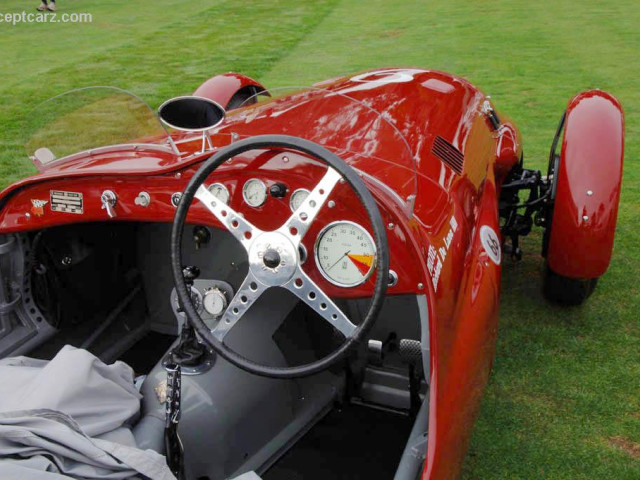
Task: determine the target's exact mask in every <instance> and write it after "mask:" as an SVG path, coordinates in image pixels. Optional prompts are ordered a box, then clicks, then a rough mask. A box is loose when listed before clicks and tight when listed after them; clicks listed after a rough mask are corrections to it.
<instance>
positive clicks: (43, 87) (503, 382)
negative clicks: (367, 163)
mask: <svg viewBox="0 0 640 480" xmlns="http://www.w3.org/2000/svg"><path fill="white" fill-rule="evenodd" d="M59 3H60V9H61V12H62V11H67V12H70V11H74V12H90V13H92V14H93V23H90V24H82V25H78V24H28V25H25V24H22V25H17V26H11V25H8V24H6V23H5V24H2V23H0V71H1V72H2V74H1V77H0V78H1V79H2V82H1V83H0V119H1V122H2V123H1V127H0V184H2V185H3V186H4V185H6V184H8V183H10V182H12V181H14V180H16V179H18V178H20V177H21V176H23V175H24V174H25V173H27V172H31V171H32V170H31V167H30V164H29V162H28V161H27V160H26V159H25V158H24V155H23V153H22V151H21V149H20V145H21V138H20V137H21V132H22V131H23V126H24V120H23V119H22V117H21V114H22V113H23V112H25V111H28V110H29V109H30V108H31V107H33V106H35V105H36V104H37V103H39V102H40V101H42V100H45V99H47V98H49V97H50V96H53V95H55V94H57V93H60V92H63V91H65V90H68V89H70V88H74V87H81V86H87V85H116V86H119V87H122V88H125V89H128V90H131V91H133V92H134V93H136V94H138V95H140V96H142V97H143V98H145V99H146V100H147V101H148V102H149V103H150V104H151V105H152V106H153V107H157V106H158V105H159V104H160V103H161V102H162V101H163V100H165V99H166V98H169V97H170V96H174V95H178V94H188V93H190V92H192V91H193V90H194V89H195V88H196V87H197V86H198V85H199V84H200V83H201V82H202V81H203V80H205V79H206V78H208V77H209V76H211V75H213V74H215V73H220V72H226V71H230V70H235V71H240V72H242V73H245V74H248V75H250V76H253V77H255V78H257V79H258V80H260V81H262V82H263V83H264V84H265V85H266V86H268V87H275V86H283V85H289V84H295V85H300V84H305V83H309V84H310V83H313V82H315V81H319V80H322V79H325V78H330V77H333V76H336V75H340V74H343V73H348V72H353V71H357V70H361V69H365V68H370V67H379V66H405V65H406V66H421V67H429V68H436V69H440V70H446V71H450V72H452V73H456V74H458V75H461V76H463V77H465V78H467V79H469V80H471V81H473V82H474V83H476V84H477V85H478V86H479V87H480V88H482V89H483V90H484V91H485V92H486V93H488V94H491V95H492V98H493V100H494V102H495V104H496V105H497V106H498V107H499V109H500V110H501V111H503V112H504V113H506V114H507V115H509V116H510V117H512V118H513V119H514V120H515V121H516V123H517V124H518V125H519V126H520V128H521V129H522V132H523V136H524V147H525V160H526V164H528V165H530V166H532V165H533V166H536V167H543V165H544V164H545V162H546V156H547V154H548V149H549V145H550V141H551V138H552V135H553V132H554V130H555V128H556V124H557V121H558V120H559V117H560V114H561V112H562V110H563V108H564V106H565V105H566V102H567V101H568V100H569V98H570V97H571V96H572V95H573V94H575V93H577V92H578V91H580V90H583V89H588V88H594V87H598V88H602V89H606V90H608V91H610V92H611V93H613V94H614V95H616V96H617V97H618V98H619V99H620V101H621V102H622V104H623V106H624V108H625V111H626V121H627V142H626V155H625V157H626V158H625V169H624V185H623V193H622V203H621V207H620V217H619V223H618V232H617V238H616V247H615V254H614V257H613V261H612V265H611V268H610V270H609V272H608V273H607V275H605V276H604V277H603V278H602V279H601V281H600V283H599V286H598V289H597V290H596V293H595V294H594V295H593V297H592V298H591V299H590V300H589V301H588V302H587V304H586V305H585V306H584V307H581V308H574V309H562V308H557V307H554V306H551V305H549V304H547V303H546V302H545V301H544V300H543V298H542V295H541V292H540V270H541V265H542V263H541V259H540V257H539V255H538V252H539V245H540V236H539V235H532V236H531V237H529V238H527V239H526V241H525V242H524V248H525V251H526V252H528V255H526V256H525V258H524V259H523V261H522V262H519V263H512V262H511V261H508V260H507V261H506V262H505V265H504V276H503V282H504V284H503V294H502V304H501V305H502V309H501V322H500V333H499V341H498V348H497V357H496V361H495V364H494V371H493V374H492V377H491V380H490V383H489V386H488V389H487V392H486V394H485V397H484V402H483V406H482V410H481V414H480V418H479V419H478V422H477V424H476V428H475V432H474V435H473V439H472V442H471V446H470V450H469V454H468V456H467V461H466V464H465V468H464V475H463V477H464V478H466V479H475V478H479V479H492V478H495V479H505V478H509V479H511V478H513V479H516V478H523V479H525V478H526V479H529V478H558V479H569V478H570V479H609V478H611V479H638V478H640V323H639V321H638V317H639V316H640V315H639V314H640V287H639V282H638V281H637V279H638V272H639V271H640V249H639V245H640V242H639V241H638V238H637V225H638V222H637V210H638V207H639V206H640V193H639V175H640V165H639V164H638V156H639V153H640V144H639V143H638V140H637V139H638V135H639V133H640V123H639V118H638V114H639V113H640V83H639V82H638V79H639V78H640V30H639V29H638V25H640V4H638V2H637V0H617V1H616V2H600V1H595V0H583V1H582V2H570V1H567V0H554V1H551V0H539V1H536V2H516V1H505V0H495V1H492V2H489V1H480V0H478V1H475V2H467V1H462V0H431V1H404V2H390V1H388V0H387V1H382V0H369V1H367V2H362V1H359V0H315V1H313V2H296V1H293V0H268V1H267V0H260V1H253V2H252V1H247V2H238V1H228V0H227V1H225V0H218V1H216V2H210V3H206V2H198V1H195V0H171V1H169V0H155V1H154V2H148V1H144V2H143V1H140V0H128V1H116V0H108V1H98V0H85V1H82V2H80V1H75V2H72V1H71V0H59ZM36 4H37V0H32V3H29V2H27V1H25V0H3V2H2V6H0V13H6V12H20V11H22V10H23V9H24V8H29V9H31V8H32V7H33V8H35V6H36ZM207 5H208V6H207ZM634 225H636V227H634Z"/></svg>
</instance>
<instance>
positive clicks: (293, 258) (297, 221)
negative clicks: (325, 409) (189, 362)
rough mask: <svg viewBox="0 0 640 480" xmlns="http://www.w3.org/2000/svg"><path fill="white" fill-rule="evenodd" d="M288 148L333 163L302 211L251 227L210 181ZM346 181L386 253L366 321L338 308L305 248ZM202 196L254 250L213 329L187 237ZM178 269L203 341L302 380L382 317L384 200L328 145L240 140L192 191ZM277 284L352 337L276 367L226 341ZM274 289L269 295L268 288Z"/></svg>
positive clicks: (263, 369) (258, 369)
mask: <svg viewBox="0 0 640 480" xmlns="http://www.w3.org/2000/svg"><path fill="white" fill-rule="evenodd" d="M269 148H283V149H289V150H295V151H299V152H302V153H304V154H306V155H309V156H311V157H314V158H316V159H318V160H320V161H322V162H324V163H325V164H327V166H328V168H327V171H326V173H325V174H324V176H323V177H322V179H321V180H320V182H319V183H318V184H317V185H316V186H315V188H314V189H313V190H312V191H311V193H310V194H309V196H308V197H307V198H306V200H305V201H304V202H303V203H302V204H301V205H300V207H298V209H297V210H296V211H295V212H294V213H293V214H292V215H291V216H290V217H289V218H288V219H287V220H286V221H285V222H284V223H283V224H282V226H281V227H280V228H278V229H277V230H274V231H270V232H265V231H262V230H260V229H259V228H257V227H256V226H254V225H253V224H251V223H250V222H249V221H248V220H246V219H245V218H243V217H242V216H241V215H239V214H238V213H237V212H235V211H234V210H233V209H232V208H231V207H229V206H228V205H225V204H224V203H223V202H220V201H219V200H218V199H217V198H216V197H215V196H214V195H213V194H212V193H210V192H209V191H208V190H207V188H206V187H205V186H204V182H205V180H206V179H207V178H208V177H209V175H211V173H213V171H214V170H215V169H216V168H218V167H219V166H220V165H221V164H222V163H224V162H225V161H227V160H228V159H230V158H232V157H234V156H236V155H239V154H241V153H243V152H247V151H249V150H255V149H269ZM340 179H344V180H345V181H346V182H347V183H348V184H349V185H350V186H351V188H352V189H353V191H354V192H355V194H356V195H357V197H358V198H359V200H360V202H361V203H362V205H363V207H364V208H365V210H366V212H367V215H368V216H369V219H370V221H371V225H372V228H373V238H374V242H375V245H376V249H377V252H378V258H377V265H376V268H377V272H376V281H375V290H374V294H373V298H372V299H371V302H370V304H369V310H368V311H367V313H366V315H365V319H364V321H363V322H362V323H361V324H360V325H359V326H356V325H355V324H354V323H352V322H351V320H349V318H348V317H347V316H346V315H345V314H344V312H342V310H341V309H340V308H339V307H338V306H336V304H335V303H334V302H333V301H332V300H331V299H330V298H329V296H328V295H326V294H325V293H324V292H323V291H322V289H321V288H320V287H318V285H317V284H316V283H315V282H314V281H313V280H311V278H309V276H307V274H306V273H305V272H304V271H303V270H302V267H301V261H300V253H299V246H300V243H301V241H302V238H303V237H304V235H305V233H306V232H307V231H308V230H309V227H310V226H311V224H312V223H313V221H314V219H315V218H316V216H317V214H318V212H319V211H320V209H321V208H322V206H323V205H324V203H325V202H326V201H327V199H328V198H329V195H330V194H331V192H332V191H333V189H334V187H335V186H336V184H337V183H338V181H339V180H340ZM194 197H195V198H197V199H198V200H199V201H200V202H202V204H203V205H204V206H205V207H206V208H207V209H208V210H209V211H210V212H211V214H213V215H214V216H215V217H216V218H217V219H218V221H219V222H220V223H222V225H224V226H225V227H226V228H227V230H229V232H231V234H233V236H234V237H235V238H236V239H237V240H238V241H239V242H240V243H241V244H242V246H243V247H244V248H245V250H246V251H247V253H248V258H249V273H248V274H247V277H246V278H245V280H244V281H243V282H242V285H241V286H240V288H239V289H238V291H237V292H236V294H235V296H234V298H233V299H232V300H231V302H229V305H228V307H227V309H226V311H225V312H224V314H223V315H222V317H221V318H220V320H219V322H218V324H217V326H216V327H215V328H213V329H212V330H211V329H209V327H207V325H206V324H205V323H204V321H203V320H202V318H200V315H199V314H198V312H197V311H196V309H195V308H194V306H193V304H192V302H191V296H190V294H188V293H187V287H186V284H185V280H184V277H183V269H182V252H181V245H182V236H183V231H184V223H185V219H186V216H187V212H188V210H189V207H190V205H191V202H192V201H193V198H194ZM171 266H172V270H173V280H174V283H175V287H176V291H177V294H178V298H179V299H180V302H181V303H182V306H183V308H184V313H185V314H186V317H187V319H188V321H189V322H190V323H191V324H192V325H193V327H194V329H195V330H196V332H197V333H198V334H199V335H200V337H201V338H202V340H203V341H204V342H205V343H206V344H207V345H209V346H210V347H211V348H212V349H213V350H215V351H216V352H217V353H218V354H219V355H221V356H222V357H223V358H225V359H226V360H228V361H229V362H231V363H232V364H234V365H236V366H237V367H239V368H241V369H243V370H245V371H247V372H250V373H253V374H256V375H261V376H265V377H272V378H296V377H304V376H308V375H312V374H314V373H316V372H319V371H321V370H324V369H326V368H328V367H330V366H331V365H333V364H335V363H336V362H338V361H340V360H341V359H342V358H344V356H345V355H346V354H347V353H348V352H349V351H350V350H351V349H352V348H354V347H356V346H357V344H358V343H359V342H360V340H361V339H362V338H363V336H364V335H365V334H366V333H367V332H368V331H369V330H370V329H371V327H372V326H373V324H374V322H375V321H376V319H377V317H378V314H379V313H380V309H381V308H382V304H383V301H384V298H385V295H386V291H387V282H388V278H389V251H388V247H387V237H386V233H385V228H384V223H383V221H382V217H381V216H380V212H379V210H378V207H377V206H376V203H375V201H374V199H373V197H372V196H371V194H370V193H369V190H368V189H367V187H366V186H365V184H364V183H363V182H362V180H361V179H360V177H359V176H358V174H357V173H356V172H355V171H354V170H353V169H352V168H351V167H350V166H349V165H347V164H346V163H345V162H344V161H343V160H342V159H341V158H340V157H338V156H337V155H335V154H334V153H332V152H330V151H329V150H327V149H326V148H324V147H321V146H320V145H318V144H316V143H313V142H311V141H308V140H304V139H301V138H298V137H292V136H287V135H260V136H255V137H251V138H248V139H245V140H241V141H238V142H236V143H233V144H231V145H229V146H227V147H225V148H223V149H221V150H220V151H219V152H217V153H216V154H214V155H212V156H211V157H210V158H208V159H207V160H206V161H205V162H204V163H203V165H202V166H201V167H200V169H199V170H198V171H197V172H196V173H195V175H194V176H193V178H191V180H190V181H189V183H188V185H187V187H186V188H185V190H184V192H183V194H182V197H181V200H180V203H179V205H178V208H177V210H176V214H175V217H174V219H173V227H172V231H171ZM272 287H282V288H286V289H287V290H289V291H290V292H292V293H293V294H294V295H296V296H297V297H299V298H300V299H301V300H302V301H304V302H305V303H306V304H307V305H309V306H310V307H311V308H313V309H314V310H315V311H316V312H317V313H318V314H319V315H320V316H321V317H322V318H323V319H325V320H326V321H327V322H329V324H330V325H331V326H333V327H334V328H335V329H337V330H338V331H339V332H341V333H342V335H344V337H345V340H344V342H343V343H342V345H341V346H340V347H339V348H337V349H336V350H334V351H333V352H332V353H330V354H328V355H327V356H325V357H323V358H321V359H319V360H316V361H313V362H311V363H308V364H305V365H299V366H295V367H274V366H268V365H261V364H259V363H256V362H254V361H252V360H249V359H247V358H245V357H244V356H242V355H240V354H238V353H237V352H235V351H234V350H232V349H230V348H229V347H228V346H227V345H226V344H225V343H224V338H225V336H226V335H227V334H228V333H229V331H230V330H231V329H232V328H233V326H234V325H235V324H236V323H237V322H238V320H240V318H242V315H243V314H244V313H245V312H246V311H247V310H248V309H249V308H250V307H251V305H252V304H253V303H255V301H256V300H257V299H258V298H259V297H260V296H261V295H263V294H265V293H266V292H268V291H269V289H270V288H272ZM267 294H268V293H267Z"/></svg>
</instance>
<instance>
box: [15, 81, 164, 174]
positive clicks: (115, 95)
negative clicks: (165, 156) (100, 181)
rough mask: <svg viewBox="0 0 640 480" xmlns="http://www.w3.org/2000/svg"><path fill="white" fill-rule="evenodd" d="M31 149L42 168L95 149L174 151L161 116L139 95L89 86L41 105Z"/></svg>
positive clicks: (31, 127)
mask: <svg viewBox="0 0 640 480" xmlns="http://www.w3.org/2000/svg"><path fill="white" fill-rule="evenodd" d="M26 124H27V127H26V130H25V148H26V151H27V155H29V158H31V160H32V161H33V162H34V163H35V165H36V167H38V169H39V170H43V169H46V168H47V167H48V166H49V165H51V164H55V163H57V162H58V161H59V160H62V159H65V158H69V157H70V156H72V155H75V154H81V153H85V152H87V151H89V150H95V149H100V148H102V147H113V146H117V145H132V144H136V145H148V146H149V148H154V149H161V150H166V151H167V152H174V150H173V148H172V145H171V143H170V141H169V134H168V133H167V131H166V130H165V129H164V127H163V126H162V124H161V123H160V121H159V120H158V117H157V115H156V113H155V112H154V111H153V110H152V109H151V108H150V107H149V105H147V104H146V103H145V102H143V101H142V100H141V99H140V98H138V97H136V96H135V95H133V94H131V93H129V92H127V91H125V90H120V89H118V88H114V87H88V88H81V89H77V90H72V91H70V92H67V93H64V94H62V95H58V96H56V97H53V98H51V99H49V100H47V101H46V102H43V103H41V104H40V105H38V106H37V107H36V108H34V109H33V110H32V111H31V112H30V113H29V115H28V117H27V121H26Z"/></svg>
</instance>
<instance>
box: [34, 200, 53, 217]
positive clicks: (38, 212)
mask: <svg viewBox="0 0 640 480" xmlns="http://www.w3.org/2000/svg"><path fill="white" fill-rule="evenodd" d="M47 203H49V200H38V199H37V198H32V199H31V213H32V214H33V215H35V216H36V217H41V216H43V215H44V206H45V205H46V204H47Z"/></svg>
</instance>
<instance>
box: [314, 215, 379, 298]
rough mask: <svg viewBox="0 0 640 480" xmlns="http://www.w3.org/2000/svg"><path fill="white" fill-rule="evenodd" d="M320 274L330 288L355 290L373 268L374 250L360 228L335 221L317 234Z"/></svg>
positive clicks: (352, 224)
mask: <svg viewBox="0 0 640 480" xmlns="http://www.w3.org/2000/svg"><path fill="white" fill-rule="evenodd" d="M315 255H316V263H317V265H318V268H319V269H320V273H322V275H323V276H324V278H326V279H327V280H329V281H330V282H331V283H333V284H334V285H338V286H340V287H355V286H356V285H360V284H361V283H364V282H365V281H366V280H367V279H368V278H369V277H370V276H371V274H372V273H373V271H374V269H375V267H376V247H375V244H374V242H373V239H372V238H371V235H369V232H367V231H366V230H365V229H364V228H363V227H361V226H360V225H358V224H357V223H353V222H348V221H338V222H333V223H330V224H329V225H327V226H326V227H325V228H324V229H323V230H322V231H321V232H320V234H319V235H318V240H317V241H316V248H315Z"/></svg>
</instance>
